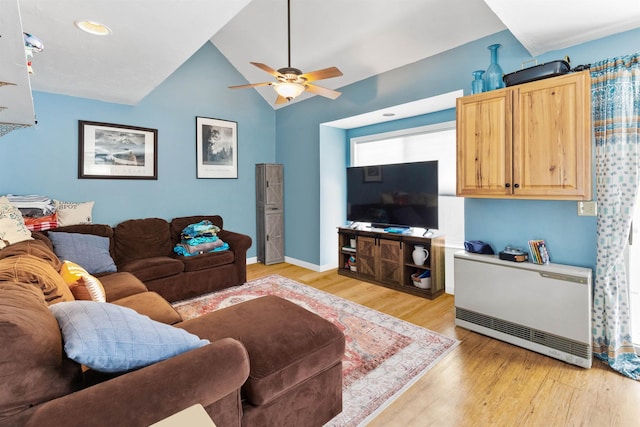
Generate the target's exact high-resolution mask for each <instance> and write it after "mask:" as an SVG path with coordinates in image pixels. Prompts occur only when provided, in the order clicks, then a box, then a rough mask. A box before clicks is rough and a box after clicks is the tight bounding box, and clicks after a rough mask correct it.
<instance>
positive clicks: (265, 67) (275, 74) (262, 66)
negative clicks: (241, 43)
mask: <svg viewBox="0 0 640 427" xmlns="http://www.w3.org/2000/svg"><path fill="white" fill-rule="evenodd" d="M251 65H255V66H256V67H258V68H260V69H261V70H262V71H266V72H267V73H269V74H271V75H272V76H273V77H282V74H280V73H279V72H278V71H277V70H274V69H273V68H271V67H269V66H268V65H265V64H261V63H259V62H251Z"/></svg>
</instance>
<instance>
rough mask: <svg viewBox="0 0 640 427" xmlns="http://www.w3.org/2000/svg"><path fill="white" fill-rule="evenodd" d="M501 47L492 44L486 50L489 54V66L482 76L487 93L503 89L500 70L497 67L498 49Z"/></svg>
mask: <svg viewBox="0 0 640 427" xmlns="http://www.w3.org/2000/svg"><path fill="white" fill-rule="evenodd" d="M501 46H502V45H500V44H492V45H491V46H489V47H488V48H487V49H489V51H490V52H491V64H490V65H489V68H487V72H486V73H485V75H484V89H485V90H487V91H489V90H494V89H500V88H502V87H504V81H502V68H500V65H498V49H499V48H500V47H501Z"/></svg>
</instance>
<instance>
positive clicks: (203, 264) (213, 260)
mask: <svg viewBox="0 0 640 427" xmlns="http://www.w3.org/2000/svg"><path fill="white" fill-rule="evenodd" d="M234 255H235V254H234V253H233V252H232V251H220V252H207V253H204V254H200V255H194V256H176V259H178V260H180V261H181V262H182V263H183V264H184V271H198V270H206V269H207V268H212V267H218V266H220V265H225V264H233V262H234V261H235V256H234Z"/></svg>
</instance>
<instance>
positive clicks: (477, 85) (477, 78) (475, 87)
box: [471, 70, 484, 94]
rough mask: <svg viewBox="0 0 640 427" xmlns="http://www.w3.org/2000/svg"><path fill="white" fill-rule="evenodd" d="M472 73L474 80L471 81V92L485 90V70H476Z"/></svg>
mask: <svg viewBox="0 0 640 427" xmlns="http://www.w3.org/2000/svg"><path fill="white" fill-rule="evenodd" d="M471 74H472V75H473V80H472V81H471V94H476V93H482V92H484V80H483V79H482V75H483V74H484V70H476V71H474V72H472V73H471Z"/></svg>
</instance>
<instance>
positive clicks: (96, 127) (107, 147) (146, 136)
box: [78, 120, 158, 179]
mask: <svg viewBox="0 0 640 427" xmlns="http://www.w3.org/2000/svg"><path fill="white" fill-rule="evenodd" d="M78 141H79V146H78V178H96V179H158V130H157V129H148V128H142V127H137V126H127V125H118V124H113V123H99V122H88V121H83V120H79V121H78Z"/></svg>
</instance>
